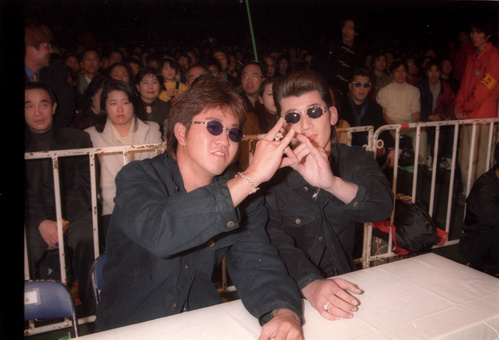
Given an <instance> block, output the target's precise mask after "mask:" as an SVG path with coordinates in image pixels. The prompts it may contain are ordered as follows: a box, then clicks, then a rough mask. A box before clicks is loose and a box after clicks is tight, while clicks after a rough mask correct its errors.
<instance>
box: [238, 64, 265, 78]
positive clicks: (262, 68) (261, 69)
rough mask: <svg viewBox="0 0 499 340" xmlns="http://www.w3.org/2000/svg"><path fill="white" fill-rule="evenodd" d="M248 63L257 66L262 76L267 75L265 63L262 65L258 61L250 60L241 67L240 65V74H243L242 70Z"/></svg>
mask: <svg viewBox="0 0 499 340" xmlns="http://www.w3.org/2000/svg"><path fill="white" fill-rule="evenodd" d="M249 65H256V66H258V67H259V68H260V72H262V77H265V76H266V75H267V66H266V65H264V64H262V63H261V62H258V61H250V62H247V63H246V64H244V65H243V67H241V76H242V74H243V70H244V69H245V68H246V66H249Z"/></svg>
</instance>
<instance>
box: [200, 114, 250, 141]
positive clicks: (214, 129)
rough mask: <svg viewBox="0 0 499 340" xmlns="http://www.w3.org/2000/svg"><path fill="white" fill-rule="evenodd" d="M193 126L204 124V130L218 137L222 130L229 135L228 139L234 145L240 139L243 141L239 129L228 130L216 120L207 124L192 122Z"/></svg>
mask: <svg viewBox="0 0 499 340" xmlns="http://www.w3.org/2000/svg"><path fill="white" fill-rule="evenodd" d="M192 123H193V124H204V125H206V129H208V132H209V133H210V134H212V135H213V136H220V135H221V134H222V132H223V131H224V130H226V131H227V134H228V135H229V139H230V140H231V141H233V142H234V143H239V142H240V141H241V139H243V137H244V134H243V131H242V130H241V129H239V128H232V129H228V128H226V127H224V126H223V125H222V123H220V122H218V121H216V120H210V121H209V122H192Z"/></svg>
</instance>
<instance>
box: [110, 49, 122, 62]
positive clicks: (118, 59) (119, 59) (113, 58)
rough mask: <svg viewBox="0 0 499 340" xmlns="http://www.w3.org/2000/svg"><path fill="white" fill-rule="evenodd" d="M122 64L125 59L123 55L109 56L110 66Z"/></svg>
mask: <svg viewBox="0 0 499 340" xmlns="http://www.w3.org/2000/svg"><path fill="white" fill-rule="evenodd" d="M122 62H123V57H122V56H121V53H119V52H112V53H111V54H110V55H109V65H112V64H114V63H122Z"/></svg>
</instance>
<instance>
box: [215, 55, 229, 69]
mask: <svg viewBox="0 0 499 340" xmlns="http://www.w3.org/2000/svg"><path fill="white" fill-rule="evenodd" d="M213 57H215V58H217V60H218V62H219V63H220V70H221V71H222V72H225V71H226V70H227V66H228V60H227V55H225V53H223V52H222V51H218V52H215V53H214V54H213Z"/></svg>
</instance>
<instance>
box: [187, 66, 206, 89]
mask: <svg viewBox="0 0 499 340" xmlns="http://www.w3.org/2000/svg"><path fill="white" fill-rule="evenodd" d="M204 74H208V71H207V70H206V69H205V68H204V67H201V66H194V67H192V68H191V69H189V71H188V72H187V86H189V87H190V86H191V85H192V83H193V82H194V80H196V78H198V77H199V76H202V75H204Z"/></svg>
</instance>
